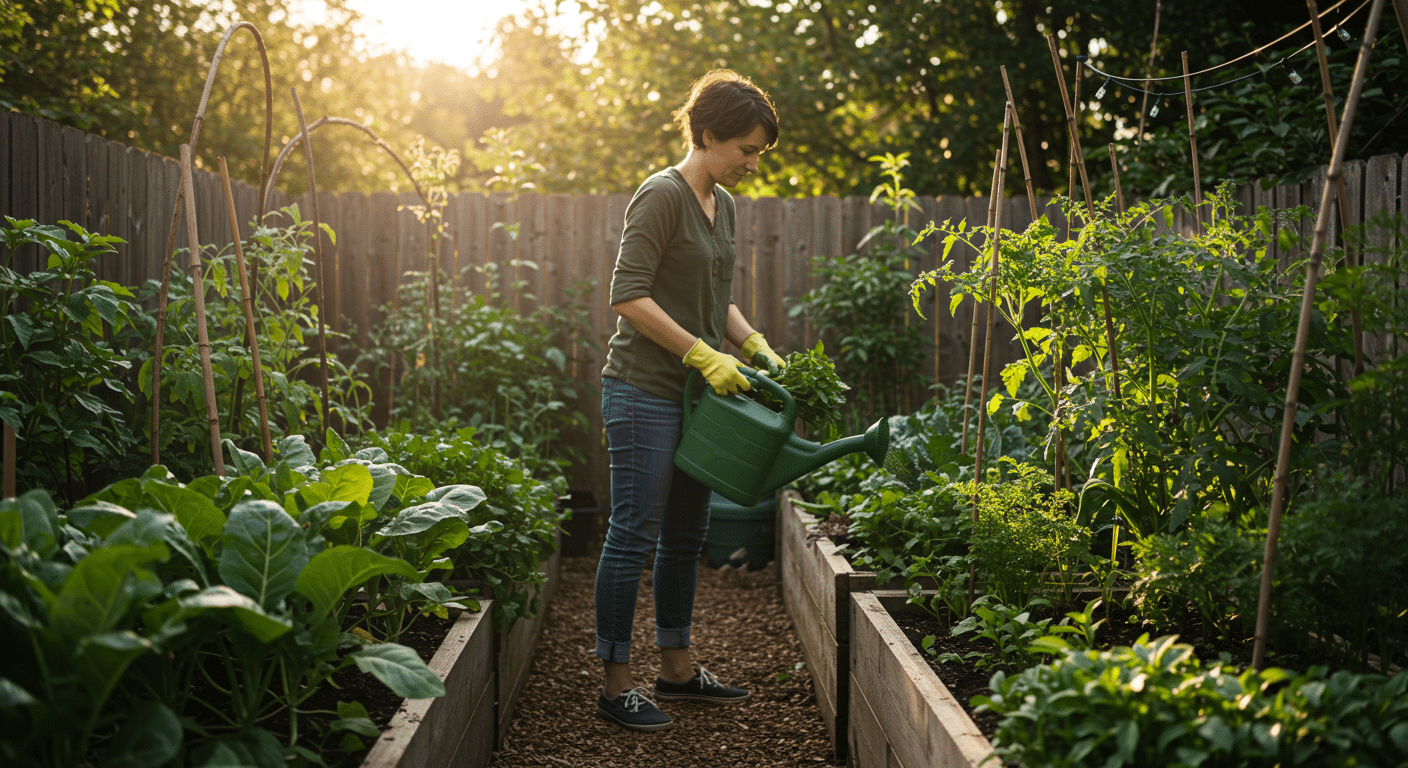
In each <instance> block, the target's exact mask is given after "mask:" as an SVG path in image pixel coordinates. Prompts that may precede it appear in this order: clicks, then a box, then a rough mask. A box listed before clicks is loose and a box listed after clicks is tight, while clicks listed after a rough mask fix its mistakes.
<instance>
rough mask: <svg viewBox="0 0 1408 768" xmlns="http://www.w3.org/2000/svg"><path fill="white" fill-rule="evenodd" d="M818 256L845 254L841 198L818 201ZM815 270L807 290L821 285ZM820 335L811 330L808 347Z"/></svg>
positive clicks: (828, 256) (808, 282)
mask: <svg viewBox="0 0 1408 768" xmlns="http://www.w3.org/2000/svg"><path fill="white" fill-rule="evenodd" d="M816 205H817V207H816V227H817V234H816V238H817V239H816V243H815V250H816V253H815V255H816V256H819V257H823V258H836V257H839V256H841V255H843V254H844V253H845V251H846V250H847V249H846V245H845V239H844V238H845V233H844V231H843V228H842V202H841V198H839V197H835V196H830V195H828V196H826V197H821V198H818V199H817V201H816ZM814 270H815V265H814V264H809V265H808V267H807V290H809V291H811V290H815V289H816V288H817V287H819V286H820V285H821V278H819V277H815V276H814V275H813V274H812V272H813V271H814ZM819 337H820V334H818V333H817V331H816V329H815V328H813V329H811V333H810V334H809V335H808V336H807V346H808V348H811V347H813V346H816V342H817V340H818V338H819Z"/></svg>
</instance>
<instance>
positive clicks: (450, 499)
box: [425, 485, 489, 522]
mask: <svg viewBox="0 0 1408 768" xmlns="http://www.w3.org/2000/svg"><path fill="white" fill-rule="evenodd" d="M488 498H489V497H488V495H486V494H485V493H484V491H482V490H480V489H479V488H478V487H477V486H473V485H446V486H444V487H441V488H436V489H435V490H433V491H431V492H430V493H427V494H426V495H425V500H426V501H438V502H440V503H441V504H449V505H450V506H452V507H454V508H455V509H458V510H459V511H461V512H464V513H468V512H470V511H471V510H473V509H474V508H475V507H478V506H479V505H480V504H483V503H484V502H485V501H486V500H488ZM464 518H465V522H469V517H468V515H467V514H466V515H465V516H464Z"/></svg>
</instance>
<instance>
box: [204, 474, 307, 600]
mask: <svg viewBox="0 0 1408 768" xmlns="http://www.w3.org/2000/svg"><path fill="white" fill-rule="evenodd" d="M220 541H221V543H222V544H224V547H225V548H224V550H223V551H222V552H221V553H220V568H219V571H220V578H221V580H222V581H224V583H225V584H226V585H228V586H230V587H232V588H234V589H235V590H236V591H237V592H239V593H240V594H242V595H245V596H247V597H249V598H252V599H253V600H254V601H255V602H256V603H258V604H259V606H260V607H261V608H263V609H264V610H266V611H267V610H272V608H273V607H274V606H275V605H277V604H278V602H279V601H281V600H283V599H284V598H285V597H288V595H289V593H291V592H293V589H294V583H295V582H296V581H297V579H298V574H299V573H301V572H302V571H303V568H304V566H306V565H307V564H308V544H307V538H306V537H305V536H304V533H303V529H302V528H299V527H298V523H297V522H295V521H294V519H293V518H292V517H289V515H288V513H287V512H285V511H284V510H283V508H282V507H280V506H279V505H278V504H275V503H273V502H270V501H262V500H259V501H245V502H241V503H239V504H236V505H235V508H234V509H233V510H231V511H230V521H229V522H228V523H226V524H225V532H224V534H223V535H222V536H221V537H220Z"/></svg>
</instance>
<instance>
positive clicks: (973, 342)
mask: <svg viewBox="0 0 1408 768" xmlns="http://www.w3.org/2000/svg"><path fill="white" fill-rule="evenodd" d="M1000 162H1002V151H1001V150H998V151H997V153H996V154H994V155H993V158H992V186H991V187H989V190H988V231H989V232H991V231H992V228H993V221H994V218H995V217H996V216H997V207H996V206H997V194H998V193H997V190H998V186H997V183H998V168H999V165H998V163H1000ZM978 306H979V305H978V302H977V300H976V299H975V300H974V301H973V329H972V330H971V331H969V332H968V378H967V380H966V383H965V384H964V387H963V436H962V438H961V439H960V440H959V443H958V452H959V453H960V454H962V455H965V456H966V455H968V420H969V419H968V408H969V407H970V406H971V404H972V402H973V374H974V373H976V372H977V369H978V316H979V314H980V313H979V312H978Z"/></svg>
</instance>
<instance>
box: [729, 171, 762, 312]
mask: <svg viewBox="0 0 1408 768" xmlns="http://www.w3.org/2000/svg"><path fill="white" fill-rule="evenodd" d="M733 203H734V221H733V248H734V251H735V252H736V254H737V258H736V259H734V263H733V300H734V303H736V304H737V305H738V311H740V312H742V313H743V316H744V317H747V318H753V317H757V314H758V304H757V300H756V297H755V296H754V295H753V284H754V279H753V278H754V275H755V274H756V267H757V265H756V263H755V254H754V252H753V241H754V232H753V225H754V221H755V220H756V218H757V215H756V213H757V205H756V201H755V200H754V198H751V197H736V198H734V199H733Z"/></svg>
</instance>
